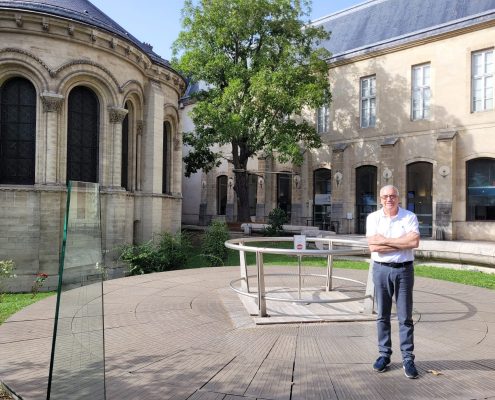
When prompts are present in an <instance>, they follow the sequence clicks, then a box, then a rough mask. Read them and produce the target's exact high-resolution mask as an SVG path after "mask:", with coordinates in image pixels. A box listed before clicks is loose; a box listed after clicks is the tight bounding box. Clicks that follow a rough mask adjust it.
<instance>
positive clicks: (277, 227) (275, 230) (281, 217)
mask: <svg viewBox="0 0 495 400" xmlns="http://www.w3.org/2000/svg"><path fill="white" fill-rule="evenodd" d="M288 220H289V218H288V217H287V214H286V213H285V211H284V210H282V209H281V208H274V209H273V210H272V211H270V214H268V226H267V227H266V228H265V229H264V230H263V235H264V236H280V235H282V234H283V233H284V228H283V226H282V225H283V224H285V223H287V221H288Z"/></svg>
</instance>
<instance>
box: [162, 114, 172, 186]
mask: <svg viewBox="0 0 495 400" xmlns="http://www.w3.org/2000/svg"><path fill="white" fill-rule="evenodd" d="M171 143H172V126H171V125H170V122H167V121H165V122H164V123H163V169H162V193H170V172H171V171H170V170H171V166H172V165H171V162H172V157H171V154H170V152H171V149H172V146H171Z"/></svg>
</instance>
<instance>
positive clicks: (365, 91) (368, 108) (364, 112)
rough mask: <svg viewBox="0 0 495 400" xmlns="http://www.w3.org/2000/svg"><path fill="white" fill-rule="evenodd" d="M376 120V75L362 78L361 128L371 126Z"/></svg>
mask: <svg viewBox="0 0 495 400" xmlns="http://www.w3.org/2000/svg"><path fill="white" fill-rule="evenodd" d="M375 122H376V77H375V76H369V77H367V78H361V128H371V127H374V126H375Z"/></svg>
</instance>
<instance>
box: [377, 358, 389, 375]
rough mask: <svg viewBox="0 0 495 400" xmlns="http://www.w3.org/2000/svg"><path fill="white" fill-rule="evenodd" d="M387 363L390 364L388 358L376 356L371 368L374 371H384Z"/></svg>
mask: <svg viewBox="0 0 495 400" xmlns="http://www.w3.org/2000/svg"><path fill="white" fill-rule="evenodd" d="M389 364H390V358H388V357H384V356H380V357H378V358H377V360H376V361H375V363H374V364H373V369H374V370H375V371H376V372H385V371H386V370H387V367H388V365H389Z"/></svg>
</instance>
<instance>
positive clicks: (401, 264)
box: [373, 261, 413, 268]
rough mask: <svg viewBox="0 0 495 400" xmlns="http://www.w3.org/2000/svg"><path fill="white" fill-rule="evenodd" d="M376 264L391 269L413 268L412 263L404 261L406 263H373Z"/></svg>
mask: <svg viewBox="0 0 495 400" xmlns="http://www.w3.org/2000/svg"><path fill="white" fill-rule="evenodd" d="M373 262H374V263H376V264H380V265H383V266H385V267H390V268H403V267H412V265H413V262H412V261H404V262H399V263H395V262H381V261H373Z"/></svg>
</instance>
